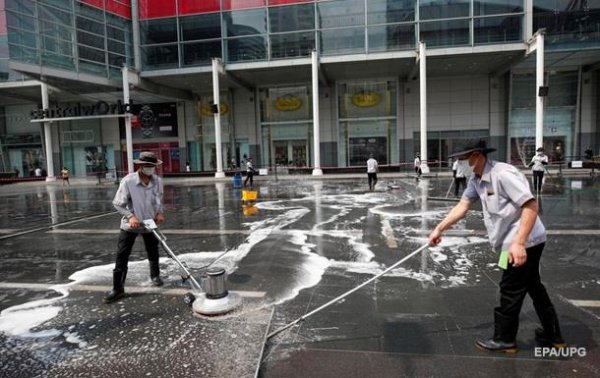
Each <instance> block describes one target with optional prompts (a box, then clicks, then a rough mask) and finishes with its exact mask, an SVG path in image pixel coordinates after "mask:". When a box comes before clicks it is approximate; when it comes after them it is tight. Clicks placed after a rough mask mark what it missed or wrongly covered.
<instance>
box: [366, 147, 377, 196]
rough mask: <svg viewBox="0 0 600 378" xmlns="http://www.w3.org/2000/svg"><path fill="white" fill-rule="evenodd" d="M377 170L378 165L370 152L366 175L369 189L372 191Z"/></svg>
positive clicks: (375, 182) (375, 181)
mask: <svg viewBox="0 0 600 378" xmlns="http://www.w3.org/2000/svg"><path fill="white" fill-rule="evenodd" d="M378 171H379V165H378V164H377V160H375V155H373V154H370V155H369V159H368V160H367V176H368V178H369V190H370V191H374V190H375V185H376V184H377V172H378Z"/></svg>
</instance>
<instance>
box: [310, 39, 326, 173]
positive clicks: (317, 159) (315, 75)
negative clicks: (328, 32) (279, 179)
mask: <svg viewBox="0 0 600 378" xmlns="http://www.w3.org/2000/svg"><path fill="white" fill-rule="evenodd" d="M311 58H312V100H313V101H312V105H313V156H314V159H313V162H314V168H313V171H312V174H313V176H323V170H322V169H321V136H320V135H319V130H320V127H319V54H318V53H317V51H316V50H313V52H312V55H311Z"/></svg>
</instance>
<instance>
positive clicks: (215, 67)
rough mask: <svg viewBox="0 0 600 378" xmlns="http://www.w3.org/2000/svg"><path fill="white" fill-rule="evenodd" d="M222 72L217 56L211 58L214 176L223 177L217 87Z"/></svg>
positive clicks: (218, 93) (219, 96)
mask: <svg viewBox="0 0 600 378" xmlns="http://www.w3.org/2000/svg"><path fill="white" fill-rule="evenodd" d="M222 72H223V64H222V63H221V60H220V59H219V58H213V60H212V81H213V105H212V107H211V108H212V111H213V116H214V120H215V154H216V155H217V156H216V158H217V171H216V172H215V177H217V178H222V177H225V172H223V153H222V146H221V110H220V109H219V105H220V99H221V92H220V88H219V73H222Z"/></svg>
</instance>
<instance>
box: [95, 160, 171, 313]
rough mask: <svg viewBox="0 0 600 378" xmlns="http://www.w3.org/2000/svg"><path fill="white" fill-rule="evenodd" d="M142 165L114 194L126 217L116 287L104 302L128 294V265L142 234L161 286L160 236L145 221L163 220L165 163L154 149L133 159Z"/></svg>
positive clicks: (153, 274)
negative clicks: (162, 174) (162, 169)
mask: <svg viewBox="0 0 600 378" xmlns="http://www.w3.org/2000/svg"><path fill="white" fill-rule="evenodd" d="M133 162H134V163H136V164H139V168H138V169H137V171H136V172H133V173H130V174H128V175H127V176H125V177H124V178H123V179H122V180H121V183H120V185H119V189H118V190H117V193H116V194H115V198H114V200H113V205H114V207H115V208H116V209H117V211H118V212H119V213H120V214H121V215H122V216H123V218H122V219H121V227H120V228H121V232H120V233H119V242H118V250H117V258H116V262H115V268H114V270H113V289H112V291H111V292H109V293H108V295H107V296H106V297H104V302H106V303H111V302H114V301H116V300H118V299H120V298H122V297H123V296H124V295H125V288H124V285H125V278H126V277H127V264H128V262H129V255H130V254H131V249H132V248H133V244H134V242H135V239H136V238H137V236H138V235H139V234H141V235H142V237H143V238H144V244H145V246H146V253H147V255H148V262H149V264H150V278H151V280H152V284H153V285H154V286H162V285H163V281H162V279H161V278H160V270H159V265H158V239H156V237H154V235H153V234H152V233H151V232H150V231H148V230H146V229H145V228H144V226H143V225H142V222H143V221H144V220H146V219H153V220H154V221H155V222H156V223H157V224H160V223H163V222H164V220H165V218H164V215H163V203H162V197H163V185H162V181H161V179H160V177H158V176H157V175H156V173H155V172H156V167H157V166H159V165H161V164H162V161H161V160H158V159H157V158H156V155H155V154H154V153H153V152H147V151H144V152H141V153H140V157H139V159H137V160H134V161H133Z"/></svg>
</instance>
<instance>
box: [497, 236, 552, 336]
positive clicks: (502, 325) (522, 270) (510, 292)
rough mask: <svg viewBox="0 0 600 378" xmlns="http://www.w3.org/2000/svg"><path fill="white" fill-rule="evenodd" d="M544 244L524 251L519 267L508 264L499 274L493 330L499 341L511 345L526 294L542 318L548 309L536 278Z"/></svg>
mask: <svg viewBox="0 0 600 378" xmlns="http://www.w3.org/2000/svg"><path fill="white" fill-rule="evenodd" d="M544 245H545V243H541V244H538V245H536V246H533V247H530V248H527V249H526V251H527V261H526V262H525V264H524V265H523V266H520V267H518V268H513V267H512V266H511V265H509V266H508V269H506V270H505V271H504V273H503V274H502V280H501V281H500V306H498V307H496V308H495V309H494V310H495V315H496V316H495V318H496V329H497V331H498V332H497V333H498V334H497V335H495V337H497V338H499V339H500V340H502V341H505V342H512V341H514V340H515V338H516V336H517V331H518V328H519V313H520V312H521V306H522V305H523V300H524V299H525V296H526V295H527V294H529V296H530V297H531V299H532V300H533V307H534V308H535V312H536V313H537V314H538V316H539V317H540V319H542V317H543V314H544V311H547V310H546V309H548V308H552V309H554V306H553V305H552V302H551V301H550V297H549V296H548V293H547V292H546V288H545V287H544V285H543V284H542V281H541V278H540V258H541V257H542V251H543V250H544Z"/></svg>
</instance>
